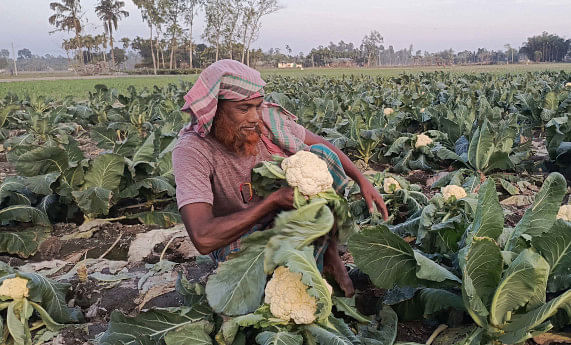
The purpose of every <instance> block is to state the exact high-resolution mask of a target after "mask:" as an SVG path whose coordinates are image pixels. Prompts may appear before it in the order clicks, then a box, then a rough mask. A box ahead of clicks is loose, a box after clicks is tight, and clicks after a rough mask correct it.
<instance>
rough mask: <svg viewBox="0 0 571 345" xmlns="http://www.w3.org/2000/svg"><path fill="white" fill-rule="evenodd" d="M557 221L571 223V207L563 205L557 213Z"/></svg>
mask: <svg viewBox="0 0 571 345" xmlns="http://www.w3.org/2000/svg"><path fill="white" fill-rule="evenodd" d="M557 219H563V220H566V221H568V222H571V205H563V206H561V207H560V208H559V212H557Z"/></svg>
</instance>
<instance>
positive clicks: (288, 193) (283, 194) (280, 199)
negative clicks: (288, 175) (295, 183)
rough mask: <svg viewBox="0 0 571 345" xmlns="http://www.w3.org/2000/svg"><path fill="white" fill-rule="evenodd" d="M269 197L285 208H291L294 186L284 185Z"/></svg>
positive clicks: (278, 205) (275, 203)
mask: <svg viewBox="0 0 571 345" xmlns="http://www.w3.org/2000/svg"><path fill="white" fill-rule="evenodd" d="M268 198H269V199H270V200H271V201H272V202H273V203H274V205H276V207H278V208H280V209H283V210H291V209H292V208H293V188H291V187H282V188H280V189H278V190H276V191H275V192H273V193H272V194H270V195H269V196H268Z"/></svg>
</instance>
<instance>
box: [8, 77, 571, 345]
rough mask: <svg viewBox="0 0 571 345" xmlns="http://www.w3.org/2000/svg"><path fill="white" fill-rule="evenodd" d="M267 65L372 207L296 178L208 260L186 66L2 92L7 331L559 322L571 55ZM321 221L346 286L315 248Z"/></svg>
mask: <svg viewBox="0 0 571 345" xmlns="http://www.w3.org/2000/svg"><path fill="white" fill-rule="evenodd" d="M265 79H266V81H267V82H268V84H267V86H266V88H265V90H266V99H267V100H269V101H272V102H275V103H279V104H281V105H282V106H283V107H285V108H286V109H288V110H289V111H291V112H292V113H294V114H296V115H297V116H298V121H299V122H300V123H301V124H303V125H304V126H305V127H306V128H308V129H310V130H311V131H313V132H315V133H317V134H319V135H321V136H323V137H325V138H326V139H328V140H329V141H330V142H331V143H332V144H334V145H335V146H337V147H338V148H340V149H341V150H343V151H344V152H345V153H346V154H347V155H348V156H349V157H350V158H351V159H352V160H353V161H354V162H355V164H356V165H357V166H358V167H359V169H361V170H362V171H363V172H364V174H365V175H366V176H367V177H368V178H369V180H370V181H371V183H372V184H373V185H374V187H375V188H376V189H377V190H378V191H379V192H380V193H381V194H382V195H383V198H384V200H385V202H386V203H387V206H388V208H389V215H390V217H389V219H388V221H383V219H382V217H381V216H380V214H378V213H376V212H373V213H372V214H370V213H369V212H368V210H367V207H366V205H365V201H364V200H363V199H362V197H361V195H360V193H359V192H360V191H359V186H358V185H356V184H354V183H350V184H349V186H348V187H347V188H346V189H345V191H344V193H342V194H337V193H335V191H333V190H331V189H330V190H324V191H319V192H315V194H314V195H311V196H310V197H307V196H304V192H300V191H299V190H298V189H296V202H295V206H296V208H295V209H294V210H292V211H287V212H282V213H280V214H279V215H278V217H277V219H276V220H275V222H274V225H273V227H272V228H271V229H269V230H265V231H262V232H256V233H254V234H252V235H251V236H249V237H248V239H247V240H246V241H244V244H243V248H242V250H241V251H240V252H239V253H237V254H233V255H232V257H231V259H229V260H228V261H226V262H224V263H223V264H220V265H219V266H218V268H217V269H215V264H214V263H213V262H212V261H211V260H210V258H209V257H208V256H202V255H199V253H198V252H197V251H196V250H195V249H194V247H193V246H192V244H191V242H190V240H189V238H188V235H187V234H186V231H185V229H184V227H183V226H182V225H181V224H180V223H181V218H180V216H179V214H178V210H177V207H176V201H175V182H174V176H173V169H172V159H171V157H172V152H171V151H172V148H173V146H174V143H175V142H176V136H177V133H178V131H179V130H180V129H181V128H182V127H183V126H184V125H185V124H186V123H187V122H188V121H189V120H190V119H189V115H188V114H185V113H182V112H180V111H179V109H180V107H181V106H182V103H183V98H182V97H183V95H184V94H185V93H186V92H187V91H188V90H189V89H190V87H191V85H192V84H191V83H189V82H183V81H179V82H178V84H174V83H171V84H168V85H165V86H161V87H158V86H157V87H154V88H146V89H144V90H143V89H141V88H135V87H134V86H129V87H127V88H125V89H122V90H121V91H118V90H117V89H115V88H112V87H108V86H106V85H101V84H99V85H97V86H95V87H94V88H93V89H91V90H89V92H88V95H87V97H84V98H80V99H78V98H74V97H57V98H51V97H44V96H41V92H31V93H30V94H31V95H32V96H26V95H25V93H24V91H23V90H22V91H21V92H20V93H4V94H2V97H3V98H0V260H1V262H0V283H1V285H0V300H1V302H0V336H1V337H2V343H6V344H84V343H88V344H166V345H173V344H224V345H226V344H228V345H229V344H236V345H238V344H262V345H266V344H285V345H301V344H340V345H341V344H343V345H345V344H347V345H349V344H353V345H356V344H363V345H366V344H373V345H392V344H425V343H426V344H430V343H432V344H465V345H476V344H502V343H503V344H526V343H527V344H549V343H568V342H570V341H571V340H570V339H571V338H569V331H570V326H569V325H570V321H569V320H570V317H571V292H570V290H569V287H570V286H571V254H570V251H571V200H570V187H569V186H570V185H569V182H570V181H571V72H569V71H534V72H526V73H477V74H476V73H446V72H438V71H436V72H420V73H415V74H406V73H404V74H398V75H394V76H364V75H359V76H358V75H336V76H323V75H322V76H319V75H313V74H312V75H282V74H268V75H266V77H265ZM281 163H282V162H281V160H276V161H273V162H265V163H264V164H262V165H260V166H259V167H257V168H255V169H254V171H253V184H254V188H255V189H256V191H257V192H258V193H259V194H260V195H266V194H268V193H269V192H271V191H273V190H275V189H276V188H279V186H282V185H284V184H286V183H288V182H287V179H286V171H284V169H285V167H284V165H283V164H281ZM282 168H284V169H282ZM334 228H335V231H337V232H338V234H339V237H340V241H341V246H340V248H339V249H340V255H342V258H343V261H344V263H345V266H346V268H347V270H348V271H349V276H350V277H351V279H352V281H353V283H354V286H355V289H356V293H355V296H354V297H351V298H346V297H343V296H344V295H343V292H342V291H341V289H340V287H339V286H337V285H336V284H335V282H334V280H332V279H329V278H330V277H328V276H327V275H325V276H322V274H320V272H319V270H318V264H317V262H316V260H315V258H314V251H315V250H316V248H319V241H320V239H322V238H323V236H327V235H328V233H329V232H330V231H332V229H334ZM316 241H317V242H316ZM268 281H270V283H268ZM288 289H291V291H293V290H295V291H302V292H303V294H301V293H300V294H298V296H297V297H295V298H294V297H292V296H293V293H292V292H291V291H290V290H288ZM286 290H287V291H288V292H284V291H286ZM290 293H291V294H292V295H291V296H290V295H289V294H290ZM280 296H283V299H280V298H279V297H280ZM285 296H287V298H286V297H285ZM294 306H295V308H294ZM288 308H289V309H288ZM296 312H297V313H296Z"/></svg>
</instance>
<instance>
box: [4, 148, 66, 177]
mask: <svg viewBox="0 0 571 345" xmlns="http://www.w3.org/2000/svg"><path fill="white" fill-rule="evenodd" d="M68 166H69V165H68V161H67V153H66V152H65V151H64V150H62V149H60V148H59V147H53V146H48V147H38V148H35V149H33V150H31V151H28V152H26V153H24V154H22V155H21V156H20V157H18V159H17V160H16V162H15V163H14V167H15V168H16V171H17V172H18V174H20V175H22V176H27V177H33V176H37V175H43V174H47V173H51V172H59V173H63V172H64V171H65V170H66V169H67V168H68Z"/></svg>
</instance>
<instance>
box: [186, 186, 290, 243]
mask: <svg viewBox="0 0 571 345" xmlns="http://www.w3.org/2000/svg"><path fill="white" fill-rule="evenodd" d="M292 205H293V190H292V189H291V188H282V189H280V190H278V191H276V192H274V193H272V194H270V195H269V196H268V197H267V198H265V199H264V200H262V201H261V202H260V203H258V204H256V205H254V206H252V207H250V208H248V209H245V210H242V211H239V212H236V213H232V214H230V215H227V216H223V217H214V215H213V214H212V205H210V204H207V203H193V204H188V205H185V206H183V207H182V208H181V209H180V214H181V216H182V221H183V222H184V225H185V227H186V230H187V232H188V234H189V236H190V239H191V240H192V243H193V244H194V246H195V247H196V249H197V250H198V251H199V252H200V253H201V254H208V253H210V252H212V251H213V250H216V249H218V248H221V247H224V246H226V245H228V244H230V243H232V242H234V241H235V240H237V239H238V238H239V237H240V236H242V235H243V234H245V233H246V232H248V231H249V230H250V229H251V228H252V226H253V225H254V224H256V223H257V222H259V221H260V220H261V219H262V218H264V217H265V216H267V215H268V214H269V213H271V212H274V211H276V210H279V209H291V208H292Z"/></svg>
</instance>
